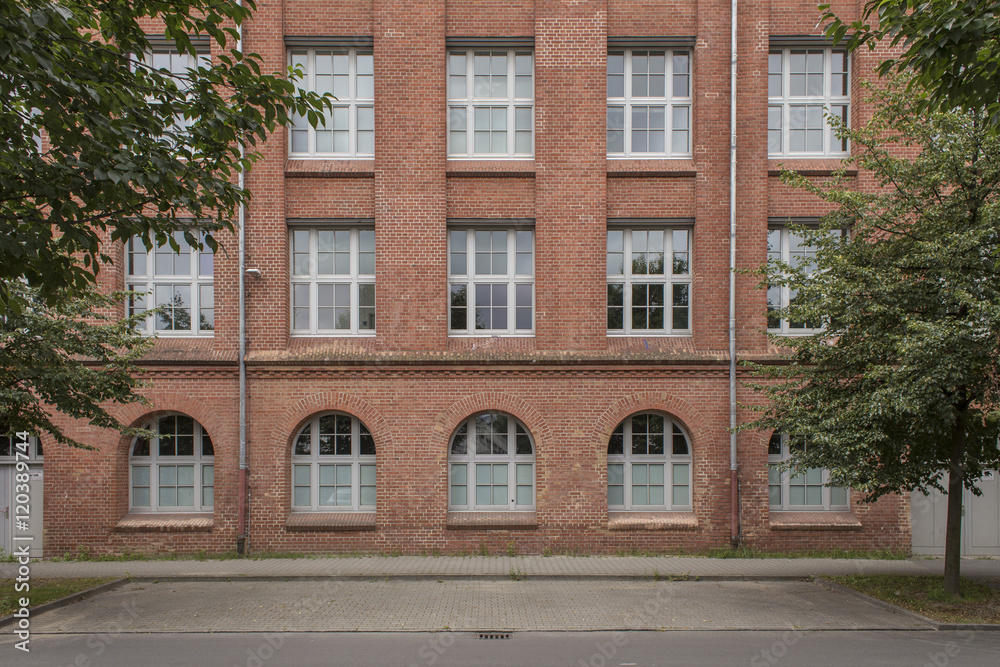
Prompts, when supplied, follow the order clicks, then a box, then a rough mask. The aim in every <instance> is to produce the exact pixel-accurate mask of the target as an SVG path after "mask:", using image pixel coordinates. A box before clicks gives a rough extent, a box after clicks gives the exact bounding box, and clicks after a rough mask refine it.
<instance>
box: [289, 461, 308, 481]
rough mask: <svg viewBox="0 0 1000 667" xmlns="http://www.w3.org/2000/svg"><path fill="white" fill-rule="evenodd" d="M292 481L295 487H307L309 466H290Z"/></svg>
mask: <svg viewBox="0 0 1000 667" xmlns="http://www.w3.org/2000/svg"><path fill="white" fill-rule="evenodd" d="M292 479H293V484H295V486H309V466H292Z"/></svg>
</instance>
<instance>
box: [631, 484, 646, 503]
mask: <svg viewBox="0 0 1000 667" xmlns="http://www.w3.org/2000/svg"><path fill="white" fill-rule="evenodd" d="M632 504H633V505H648V504H649V503H647V502H646V487H645V486H633V487H632Z"/></svg>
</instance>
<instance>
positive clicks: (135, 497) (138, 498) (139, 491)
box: [132, 487, 149, 507]
mask: <svg viewBox="0 0 1000 667" xmlns="http://www.w3.org/2000/svg"><path fill="white" fill-rule="evenodd" d="M132 506H133V507H149V489H148V488H146V487H143V488H138V487H136V488H133V489H132Z"/></svg>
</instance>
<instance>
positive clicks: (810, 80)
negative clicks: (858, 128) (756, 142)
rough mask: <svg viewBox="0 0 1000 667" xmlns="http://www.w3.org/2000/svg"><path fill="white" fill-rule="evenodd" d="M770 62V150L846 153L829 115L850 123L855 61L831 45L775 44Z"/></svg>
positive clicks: (770, 152) (775, 152)
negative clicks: (777, 46)
mask: <svg viewBox="0 0 1000 667" xmlns="http://www.w3.org/2000/svg"><path fill="white" fill-rule="evenodd" d="M767 62H768V67H767V152H768V155H772V156H783V155H794V156H805V157H808V156H815V157H822V156H825V155H833V156H840V155H846V154H847V152H848V142H847V139H841V138H838V137H837V136H836V134H835V133H834V131H833V128H832V127H831V126H830V123H829V122H827V119H826V114H828V113H829V114H830V115H832V116H834V117H837V118H840V119H841V120H842V121H843V122H844V123H845V124H846V123H849V122H850V111H851V91H850V60H849V58H848V56H847V52H846V51H843V50H840V49H833V48H830V47H791V48H781V49H771V51H770V53H769V54H768V59H767Z"/></svg>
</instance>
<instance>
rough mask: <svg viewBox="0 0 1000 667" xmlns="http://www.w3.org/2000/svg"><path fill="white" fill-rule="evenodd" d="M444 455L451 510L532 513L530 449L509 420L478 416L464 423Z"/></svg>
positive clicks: (526, 435)
mask: <svg viewBox="0 0 1000 667" xmlns="http://www.w3.org/2000/svg"><path fill="white" fill-rule="evenodd" d="M448 452H449V454H448V488H449V494H448V506H449V507H450V508H451V509H455V510H489V511H493V512H495V511H499V510H532V509H534V508H535V444H534V442H533V441H532V439H531V434H529V433H528V429H527V428H525V426H524V424H522V423H521V422H519V421H518V420H517V419H515V418H514V417H513V416H511V415H508V414H505V413H503V412H484V413H481V414H478V415H474V416H472V417H469V418H468V419H467V420H465V421H464V422H462V424H461V426H459V427H458V429H456V430H455V434H454V435H453V436H451V443H450V445H449V448H448Z"/></svg>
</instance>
